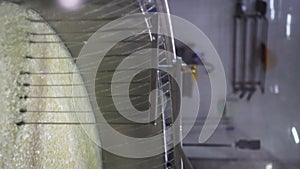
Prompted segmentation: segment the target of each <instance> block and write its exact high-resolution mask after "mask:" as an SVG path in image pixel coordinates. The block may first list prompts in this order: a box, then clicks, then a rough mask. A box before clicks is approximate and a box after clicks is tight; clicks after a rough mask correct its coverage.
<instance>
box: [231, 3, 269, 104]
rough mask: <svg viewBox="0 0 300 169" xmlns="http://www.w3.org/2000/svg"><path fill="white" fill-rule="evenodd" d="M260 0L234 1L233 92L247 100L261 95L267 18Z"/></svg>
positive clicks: (264, 70)
mask: <svg viewBox="0 0 300 169" xmlns="http://www.w3.org/2000/svg"><path fill="white" fill-rule="evenodd" d="M266 13H267V3H266V2H265V1H263V0H256V1H245V0H238V2H237V4H236V13H235V16H234V33H233V35H234V37H233V42H234V44H233V67H232V68H233V70H232V73H233V77H232V78H233V79H232V87H233V92H234V93H235V94H238V95H239V97H240V98H244V97H246V98H247V100H250V99H251V97H252V96H253V94H254V93H255V92H256V91H257V90H261V92H262V93H264V90H265V75H266V68H267V41H268V19H267V17H266Z"/></svg>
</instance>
